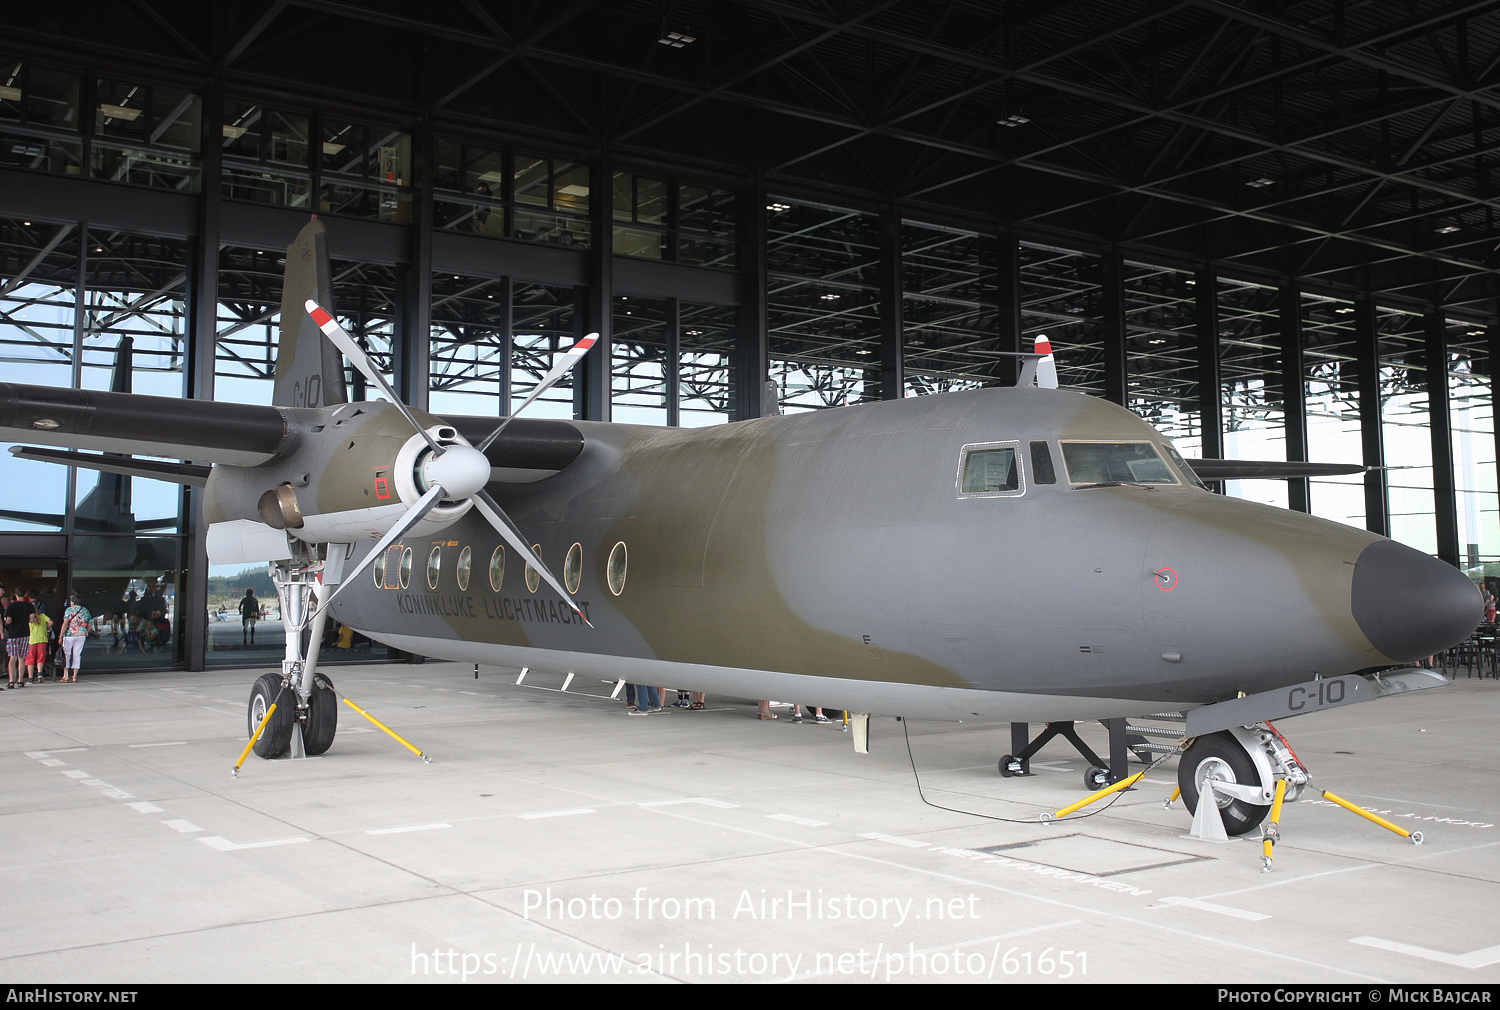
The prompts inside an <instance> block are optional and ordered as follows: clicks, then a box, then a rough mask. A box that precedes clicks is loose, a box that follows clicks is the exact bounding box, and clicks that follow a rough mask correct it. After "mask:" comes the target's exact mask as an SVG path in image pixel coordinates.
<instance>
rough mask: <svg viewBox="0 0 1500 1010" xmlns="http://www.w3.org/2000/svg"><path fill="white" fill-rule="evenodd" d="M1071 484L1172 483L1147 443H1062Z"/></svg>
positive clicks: (1154, 451)
mask: <svg viewBox="0 0 1500 1010" xmlns="http://www.w3.org/2000/svg"><path fill="white" fill-rule="evenodd" d="M1062 453H1063V465H1064V466H1065V467H1066V468H1067V471H1068V482H1069V483H1071V484H1176V483H1177V478H1176V477H1174V476H1173V475H1172V471H1171V469H1169V468H1168V467H1167V464H1166V463H1165V462H1164V461H1163V460H1162V458H1161V454H1160V453H1158V452H1157V451H1156V446H1154V445H1152V444H1151V443H1150V442H1063V443H1062Z"/></svg>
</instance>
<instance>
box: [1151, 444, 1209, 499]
mask: <svg viewBox="0 0 1500 1010" xmlns="http://www.w3.org/2000/svg"><path fill="white" fill-rule="evenodd" d="M1162 448H1164V449H1166V450H1167V458H1168V459H1170V460H1171V461H1172V462H1173V463H1175V464H1177V472H1178V473H1180V474H1182V476H1183V477H1185V478H1187V482H1188V483H1189V484H1191V485H1193V487H1196V488H1201V489H1202V490H1204V491H1207V490H1208V485H1207V484H1205V483H1203V480H1202V478H1200V477H1199V476H1198V473H1197V471H1195V470H1194V469H1193V468H1192V467H1191V466H1188V461H1187V460H1185V459H1183V458H1182V453H1180V452H1178V451H1177V447H1176V446H1175V445H1173V444H1172V443H1170V442H1168V443H1167V444H1166V445H1165V446H1163V447H1162Z"/></svg>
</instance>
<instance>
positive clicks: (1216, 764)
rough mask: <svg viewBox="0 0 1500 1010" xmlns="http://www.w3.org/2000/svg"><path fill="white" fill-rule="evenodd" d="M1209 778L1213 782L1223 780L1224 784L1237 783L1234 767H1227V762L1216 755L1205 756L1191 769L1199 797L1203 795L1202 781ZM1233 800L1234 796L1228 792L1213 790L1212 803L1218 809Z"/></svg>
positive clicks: (1226, 805) (1221, 808) (1223, 807)
mask: <svg viewBox="0 0 1500 1010" xmlns="http://www.w3.org/2000/svg"><path fill="white" fill-rule="evenodd" d="M1209 779H1212V780H1213V781H1214V782H1215V783H1218V782H1223V783H1224V784H1225V785H1237V784H1238V783H1239V780H1238V779H1237V778H1235V776H1234V769H1233V768H1231V767H1229V763H1228V762H1227V761H1225V760H1224V759H1222V758H1217V757H1210V758H1205V759H1204V760H1203V761H1200V762H1199V763H1198V767H1197V768H1196V769H1195V770H1194V771H1193V782H1194V784H1195V785H1197V787H1198V796H1199V797H1200V798H1201V797H1202V796H1203V791H1204V789H1203V786H1204V783H1205V782H1207V781H1208V780H1209ZM1233 802H1234V797H1232V796H1230V795H1229V794H1228V793H1224V792H1220V791H1219V790H1217V789H1215V790H1214V803H1215V804H1216V805H1217V806H1218V808H1219V809H1220V810H1223V809H1225V808H1226V807H1228V806H1229V804H1231V803H1233Z"/></svg>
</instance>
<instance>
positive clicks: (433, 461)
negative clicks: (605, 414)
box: [307, 298, 599, 628]
mask: <svg viewBox="0 0 1500 1010" xmlns="http://www.w3.org/2000/svg"><path fill="white" fill-rule="evenodd" d="M307 312H308V314H309V315H310V316H312V318H313V322H315V323H317V324H318V329H320V330H322V331H323V334H324V336H326V337H327V338H328V339H329V340H331V341H332V342H333V345H334V346H335V347H337V348H338V349H339V350H340V351H341V352H342V353H343V355H344V357H346V358H348V359H349V363H350V364H352V365H353V366H354V367H355V368H357V369H358V370H359V371H360V372H361V373H362V374H363V375H364V376H365V378H367V379H369V380H370V381H371V382H373V383H375V384H376V385H377V386H379V387H380V388H381V389H382V390H384V391H385V394H386V395H387V396H388V397H390V399H391V402H392V403H394V404H395V405H396V409H398V410H400V411H401V415H402V416H403V417H405V418H406V420H407V421H409V422H410V423H411V426H412V427H413V428H415V429H416V431H417V433H418V434H420V435H421V436H422V437H423V438H424V439H426V441H427V444H428V445H430V446H431V447H432V456H431V457H429V458H428V459H427V461H426V462H425V463H423V464H422V468H421V470H422V478H423V479H424V481H425V482H426V483H427V487H428V490H427V492H426V493H425V494H423V495H422V497H421V498H420V499H419V500H418V501H417V502H416V504H414V505H412V507H411V508H409V509H408V510H407V511H406V512H405V513H404V514H402V516H401V518H400V519H398V520H396V524H395V525H394V526H392V527H391V528H390V529H389V530H387V531H386V534H385V536H383V537H381V538H380V540H379V541H378V542H377V543H376V544H375V548H374V549H373V550H372V551H370V553H368V554H366V555H365V558H364V560H363V561H361V562H360V563H359V564H358V565H356V566H355V567H354V569H353V570H352V571H350V572H349V573H347V574H346V575H345V576H344V578H343V581H342V582H341V583H340V584H339V586H338V587H337V588H336V589H334V591H333V592H332V593H330V594H329V595H328V598H327V599H326V600H324V601H322V603H321V605H320V606H319V607H318V610H317V613H319V614H321V613H322V612H323V611H325V610H327V609H328V607H329V606H330V605H331V604H332V603H333V601H334V599H336V598H337V597H338V595H339V593H341V592H343V591H344V589H345V588H346V587H348V586H350V585H353V584H354V580H355V577H356V576H358V575H359V574H360V573H361V572H363V571H364V570H365V569H366V568H367V567H369V566H370V565H371V564H373V563H374V561H375V559H376V558H377V557H378V556H379V555H380V554H381V552H383V551H384V550H385V549H386V548H387V547H389V546H390V545H391V544H393V543H395V542H396V541H397V540H398V539H400V538H401V537H402V536H404V535H405V534H406V533H407V532H408V531H409V530H411V528H412V527H414V526H416V525H417V523H419V522H421V521H422V518H423V517H424V516H426V515H427V513H429V512H431V511H432V510H433V508H435V507H436V506H437V504H438V502H440V501H443V500H445V499H446V500H449V501H462V500H464V499H468V500H469V501H471V502H473V504H474V507H475V508H476V509H478V510H479V514H480V515H482V516H484V517H485V519H487V520H488V521H489V524H490V525H491V526H493V527H494V528H495V531H496V532H497V533H499V534H500V536H501V537H502V538H504V540H505V542H506V543H508V544H509V545H510V546H511V548H512V549H513V550H515V552H516V553H517V554H519V555H521V557H522V559H523V560H524V561H525V562H526V563H527V564H528V565H530V566H531V567H532V568H533V569H534V570H535V571H536V572H537V573H538V574H540V575H541V576H542V578H543V579H545V580H546V582H547V585H549V586H551V587H552V588H553V589H554V590H555V591H556V592H557V595H558V596H561V597H562V598H563V602H565V603H567V605H568V606H570V607H572V608H573V612H574V613H575V614H577V615H578V616H579V617H580V618H581V619H582V620H583V623H584V624H587V625H588V626H589V627H591V628H592V627H593V624H591V623H590V622H589V619H588V617H587V616H586V615H585V614H584V612H583V611H582V610H581V609H579V607H578V604H576V603H574V602H573V598H572V595H571V594H569V593H568V592H567V590H565V589H564V588H563V585H562V583H561V582H559V581H558V580H557V577H556V576H554V575H553V574H552V572H551V571H550V570H549V569H548V568H547V566H546V565H544V564H542V559H541V558H539V557H537V556H536V553H535V552H534V551H533V550H532V549H531V547H530V546H528V545H527V543H526V540H525V538H524V537H522V536H521V531H520V530H519V529H518V528H517V527H516V524H515V523H514V522H512V521H511V519H510V517H509V516H507V515H506V514H505V511H504V510H503V509H502V508H500V506H499V505H497V504H496V503H495V500H494V499H493V498H491V497H490V496H489V494H488V493H486V492H485V490H484V486H485V485H486V484H488V483H489V480H490V461H489V458H488V457H486V456H485V454H484V450H485V449H487V448H489V446H490V443H491V442H493V441H494V440H495V437H496V436H497V435H499V434H500V432H502V431H504V430H505V426H506V425H507V424H509V423H510V422H511V419H512V418H514V417H515V416H516V414H519V413H520V412H521V411H522V410H525V409H526V407H527V406H528V405H529V404H530V403H531V401H533V400H535V399H536V398H537V397H538V396H540V395H541V394H542V393H544V392H546V391H547V390H548V389H550V388H551V387H552V386H553V385H554V384H555V383H556V382H557V380H559V379H561V378H562V377H563V376H564V375H566V374H567V373H568V371H569V370H570V369H571V368H572V367H573V366H574V365H576V364H578V362H579V361H580V360H581V359H582V358H583V356H584V355H585V354H586V353H588V349H589V348H590V347H593V346H594V342H595V341H596V340H598V339H599V334H597V333H590V334H589V335H588V336H586V337H584V338H583V339H582V340H580V341H578V343H576V344H574V345H573V346H572V347H571V348H569V349H568V352H567V353H566V354H564V355H563V357H562V359H561V360H560V361H558V363H557V364H556V365H554V366H553V368H552V370H551V371H550V372H548V373H547V374H546V376H545V377H544V378H543V379H542V381H541V382H540V383H538V384H537V387H536V388H535V389H533V390H532V391H531V395H530V396H528V397H526V399H525V400H524V401H522V403H521V406H520V407H519V408H518V409H517V410H516V411H515V412H514V413H512V414H511V415H510V417H507V418H506V419H505V420H504V421H503V422H502V423H501V424H500V426H499V427H498V428H496V429H495V430H494V431H492V432H490V434H489V437H487V438H486V439H485V440H484V441H483V442H481V443H480V444H479V446H478V448H475V447H474V446H471V445H469V444H467V443H466V442H459V443H454V444H451V445H440V444H438V442H437V440H436V439H434V438H433V437H432V435H431V433H430V432H428V431H427V429H425V428H423V427H422V425H421V424H420V423H419V422H418V421H417V418H416V416H415V415H414V414H412V412H411V411H410V410H409V409H408V408H407V406H406V404H404V403H402V402H401V398H400V397H398V396H397V395H396V391H395V390H394V389H392V388H391V386H390V383H388V382H386V381H385V376H383V375H381V374H380V372H379V371H378V370H377V369H376V368H375V365H374V363H373V362H371V361H370V358H369V355H367V354H365V352H364V349H363V348H361V347H360V346H359V345H358V344H357V343H355V342H354V339H353V338H352V337H350V336H349V334H348V333H346V332H345V331H344V328H343V327H342V326H340V325H339V324H338V322H337V321H335V320H334V318H333V317H332V316H331V315H329V314H328V313H327V312H326V311H324V309H323V308H322V306H320V305H318V303H317V302H315V301H313V300H312V299H311V298H309V299H308V300H307ZM314 616H316V615H314Z"/></svg>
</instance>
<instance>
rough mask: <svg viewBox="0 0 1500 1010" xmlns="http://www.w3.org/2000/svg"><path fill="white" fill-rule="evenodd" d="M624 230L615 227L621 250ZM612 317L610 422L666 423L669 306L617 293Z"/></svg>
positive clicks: (616, 242)
mask: <svg viewBox="0 0 1500 1010" xmlns="http://www.w3.org/2000/svg"><path fill="white" fill-rule="evenodd" d="M619 231H620V230H619V229H618V228H616V229H615V245H616V248H618V246H619V242H620V239H619ZM612 314H613V319H612V321H611V330H610V332H611V334H612V338H613V342H612V343H611V345H610V346H611V354H612V357H611V360H610V387H611V393H610V401H611V403H610V418H611V420H614V421H618V422H619V423H621V424H656V425H665V424H666V423H667V421H668V410H667V408H668V402H667V401H668V390H667V372H668V362H667V354H668V346H667V329H668V326H669V325H670V323H669V316H670V309H669V306H668V304H667V303H666V302H665V301H662V300H661V299H657V298H639V297H633V296H631V295H615V296H614V299H613V313H612Z"/></svg>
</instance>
